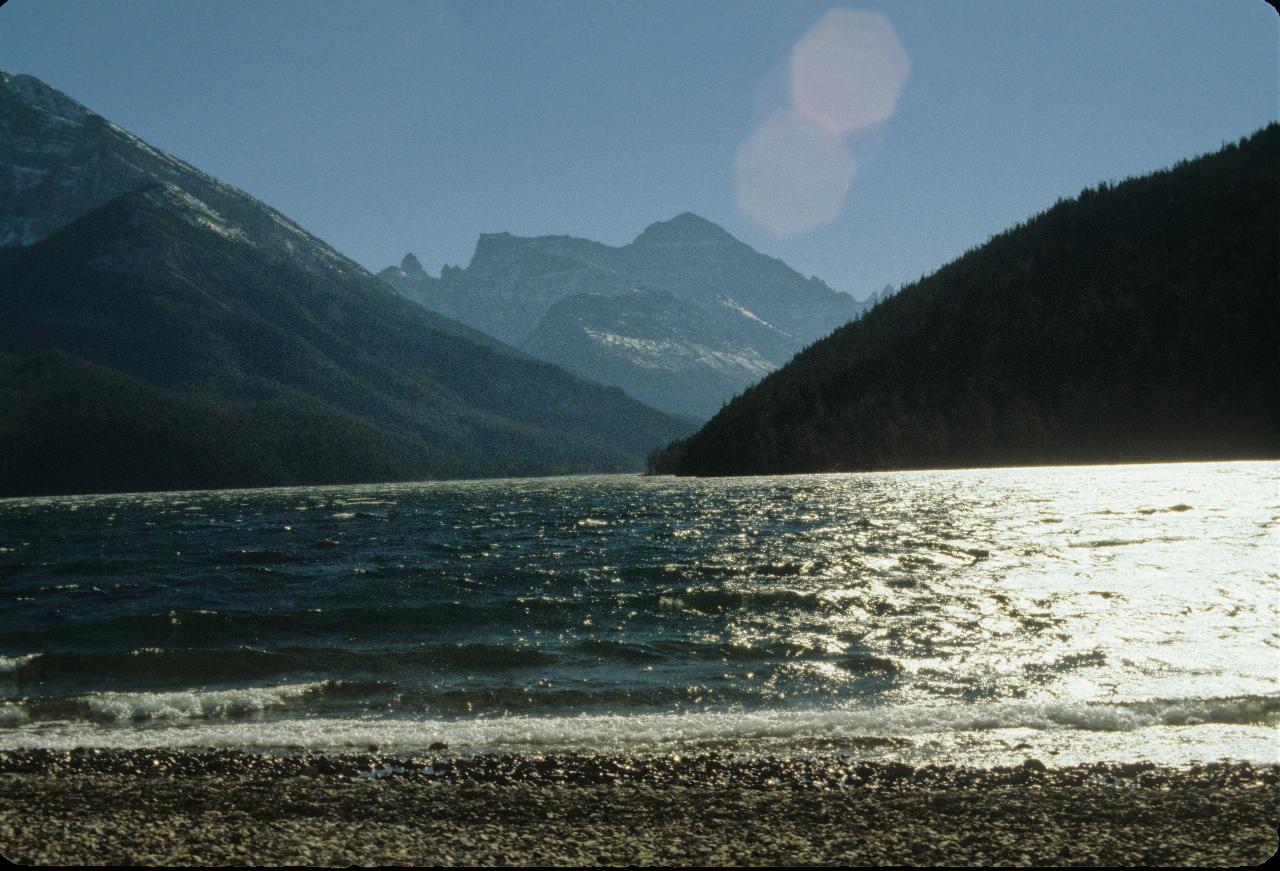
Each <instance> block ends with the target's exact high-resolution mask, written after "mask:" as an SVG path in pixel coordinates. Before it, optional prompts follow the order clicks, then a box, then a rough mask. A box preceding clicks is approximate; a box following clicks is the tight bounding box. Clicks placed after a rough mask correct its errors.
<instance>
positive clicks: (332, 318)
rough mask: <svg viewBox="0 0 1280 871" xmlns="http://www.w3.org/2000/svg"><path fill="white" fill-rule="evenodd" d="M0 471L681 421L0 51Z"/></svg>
mask: <svg viewBox="0 0 1280 871" xmlns="http://www.w3.org/2000/svg"><path fill="white" fill-rule="evenodd" d="M0 242H2V243H3V245H2V246H0V312H2V313H3V316H2V317H0V396H3V398H4V401H3V402H2V403H0V494H13V493H40V492H87V491H100V490H122V489H170V488H179V487H220V486H250V485H267V484H291V483H324V482H348V481H368V480H405V479H415V478H433V477H446V476H448V477H458V476H492V475H526V474H545V473H557V472H574V471H616V470H627V469H635V468H639V467H640V466H641V465H642V462H643V456H644V453H645V452H646V451H647V450H648V449H649V448H650V447H652V445H653V444H654V443H655V441H658V440H662V439H667V438H672V437H675V436H678V435H681V434H684V433H687V432H689V431H690V430H691V428H692V425H691V422H690V421H688V420H687V419H681V418H677V417H674V416H672V415H668V414H664V413H661V412H659V411H655V410H654V409H651V408H649V407H647V406H645V405H642V404H641V403H639V402H637V401H635V400H633V399H632V398H630V397H628V396H626V395H625V394H624V393H622V391H620V390H618V389H616V388H608V387H602V386H599V385H597V384H593V383H589V382H587V381H585V380H583V379H581V378H578V377H576V376H574V375H571V374H569V373H567V372H565V371H563V370H562V369H560V368H557V367H555V366H552V365H549V364H547V363H545V362H541V361H537V360H534V359H532V358H531V357H529V356H527V355H525V354H524V353H522V352H520V351H518V350H516V349H514V348H511V347H508V346H506V345H504V344H502V343H501V342H499V341H497V340H495V339H493V338H490V337H489V336H486V335H484V334H482V333H480V332H477V331H476V330H473V329H471V328H469V327H467V326H464V325H463V324H461V323H458V322H456V321H453V320H450V319H448V318H445V317H441V316H440V315H437V314H432V313H431V312H428V311H425V310H424V309H423V308H422V307H420V306H418V305H414V304H412V303H410V302H408V301H406V300H404V299H403V298H402V297H401V296H399V295H398V294H396V293H395V292H393V291H392V290H391V289H390V288H388V287H387V286H386V284H384V283H383V282H381V281H379V280H378V279H376V278H375V277H374V276H372V275H371V274H369V273H368V272H367V271H366V270H364V269H363V268H362V267H360V266H359V265H358V264H356V263H354V262H352V261H351V260H349V259H347V258H345V257H343V256H342V255H340V254H338V253H337V252H336V251H334V250H333V249H332V248H330V247H329V246H328V245H326V244H325V243H323V242H321V241H320V240H319V239H317V238H315V237H314V236H312V235H311V234H309V233H307V232H306V231H305V230H303V229H301V228H300V227H298V226H297V225H296V224H294V223H293V222H291V221H289V220H288V219H287V218H285V217H284V216H282V215H281V214H279V213H278V212H276V211H275V210H273V209H271V208H269V207H267V206H265V205H263V204H262V203H260V202H258V201H256V200H254V199H253V198H252V197H250V196H248V195H247V194H245V193H243V192H242V191H239V190H237V189H235V188H233V187H230V186H229V185H226V184H224V183H222V182H219V181H217V180H216V179H213V178H211V177H209V176H208V175H205V174H204V173H202V172H200V171H199V170H197V169H195V168H194V167H191V166H189V165H188V164H185V163H183V162H182V161H179V160H177V159H175V158H173V157H170V156H169V155H166V154H164V153H162V152H160V151H158V150H156V149H155V148H152V147H151V146H149V145H147V144H146V143H144V142H142V141H141V140H139V139H137V138H136V137H134V136H132V135H130V134H129V133H126V132H125V131H123V130H121V129H120V128H119V127H117V126H115V125H114V124H111V123H110V122H109V121H107V120H105V119H103V118H101V117H99V116H98V115H95V114H94V113H92V112H90V111H89V110H88V109H86V108H85V107H83V106H81V105H80V104H78V103H76V102H75V101H74V100H71V99H70V98H69V97H67V96H66V95H64V94H62V93H60V92H59V91H57V90H55V89H53V88H51V87H49V86H48V85H46V84H44V83H43V82H40V81H39V80H37V79H34V78H32V77H30V76H20V75H11V74H9V73H3V72H0Z"/></svg>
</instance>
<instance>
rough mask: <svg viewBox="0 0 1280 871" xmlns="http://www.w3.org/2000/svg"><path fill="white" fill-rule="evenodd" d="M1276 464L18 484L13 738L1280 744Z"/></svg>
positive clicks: (7, 624) (0, 641)
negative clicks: (193, 489) (130, 489)
mask: <svg viewBox="0 0 1280 871" xmlns="http://www.w3.org/2000/svg"><path fill="white" fill-rule="evenodd" d="M1276 484H1277V465H1276V464H1274V463H1223V464H1195V465H1164V466H1123V467H1079V468H1071V469H1019V470H982V471H961V472H937V473H887V474H875V475H816V476H797V477H787V478H762V479H729V480H719V481H697V480H692V481H691V480H675V479H665V478H637V477H630V476H609V477H574V478H557V479H539V480H506V481H485V482H446V483H427V484H401V485H361V486H349V487H316V488H294V489H276V490H252V491H220V492H202V493H174V494H136V495H120V496H86V497H58V498H41V499H20V500H5V501H0V699H3V700H2V701H0V747H13V748H16V747H62V746H76V745H77V744H79V745H85V744H96V745H104V746H122V747H123V746H150V745H167V746H210V745H212V746H230V747H259V746H261V747H280V746H284V747H288V746H307V747H318V748H342V747H352V746H363V745H364V744H367V743H377V744H379V745H381V746H391V747H403V748H406V749H412V748H414V747H425V746H427V745H429V744H431V743H435V742H437V741H445V742H447V743H449V744H450V745H451V746H455V747H458V748H463V749H466V748H471V749H474V750H477V751H482V750H492V749H513V748H514V749H529V748H531V747H532V748H549V749H576V748H586V749H592V748H609V749H626V748H632V749H634V748H642V747H662V748H666V747H671V746H725V747H731V748H736V749H739V750H742V751H744V752H749V751H751V750H755V749H760V750H769V751H770V752H778V751H780V750H784V751H785V750H804V749H806V748H822V749H829V748H831V747H852V748H871V749H874V750H876V752H884V753H890V754H899V755H908V756H912V755H914V756H919V757H935V756H948V757H951V756H959V757H962V758H965V759H967V760H969V761H973V760H975V759H977V760H981V759H985V758H988V757H990V758H991V759H992V760H995V759H997V758H999V757H1000V756H1001V754H1002V753H1006V752H1008V753H1012V752H1014V748H1015V747H1018V746H1019V745H1022V746H1024V747H1025V746H1026V745H1028V744H1035V742H1042V743H1044V744H1045V746H1046V748H1048V746H1049V745H1052V748H1051V749H1054V750H1055V751H1056V752H1057V753H1059V754H1064V753H1065V754H1067V756H1068V757H1070V758H1072V759H1078V758H1093V757H1099V758H1103V757H1108V756H1126V757H1127V756H1132V755H1135V752H1136V751H1135V750H1134V744H1135V742H1136V741H1138V739H1139V738H1141V746H1142V747H1143V748H1147V749H1143V750H1141V752H1139V753H1138V754H1137V755H1142V756H1144V758H1145V756H1151V757H1152V758H1157V759H1159V760H1161V761H1173V762H1179V761H1186V760H1189V759H1198V758H1202V757H1203V758H1217V757H1218V756H1232V757H1242V758H1251V759H1254V760H1255V761H1256V760H1262V761H1274V760H1275V758H1276V755H1277V754H1276V748H1277V743H1276V739H1277V734H1278V731H1277V723H1278V722H1280V691H1278V689H1280V687H1278V684H1280V680H1278V677H1280V675H1278V671H1280V669H1278V668H1277V665H1278V664H1280V659H1278V651H1280V638H1278V636H1277V633H1276V631H1275V629H1276V626H1277V625H1278V624H1277V622H1276V619H1275V618H1276V616H1277V595H1276V591H1277V575H1276V566H1277V559H1276V557H1277V555H1278V554H1280V548H1278V547H1277V515H1278V514H1280V505H1278V503H1280V496H1278V495H1277V486H1276ZM1219 751H1221V752H1219Z"/></svg>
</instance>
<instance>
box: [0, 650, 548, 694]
mask: <svg viewBox="0 0 1280 871" xmlns="http://www.w3.org/2000/svg"><path fill="white" fill-rule="evenodd" d="M555 661H556V660H555V658H554V657H553V656H551V655H549V654H546V653H543V652H542V651H539V650H536V649H534V648H529V647H513V646H510V645H489V644H454V645H429V646H423V647H420V648H416V649H410V650H391V651H381V650H367V651H366V650H348V649H344V648H324V647H321V648H314V647H305V648H304V647H287V648H282V649H279V650H257V649H253V648H248V647H241V648H237V649H233V650H223V649H198V648H167V649H166V648H155V647H147V648H140V649H137V650H130V651H127V652H119V651H105V652H98V651H91V652H84V651H72V652H62V653H44V654H34V653H33V654H27V655H26V656H15V657H0V675H2V676H3V677H2V678H0V679H2V680H4V681H5V682H6V683H17V684H19V685H22V684H41V685H45V684H54V685H56V684H58V683H65V684H73V685H74V684H76V683H93V682H106V681H109V682H110V683H112V684H116V685H117V686H119V685H129V684H133V683H136V684H138V685H140V686H154V685H155V684H157V683H164V682H166V681H169V682H172V681H179V682H188V683H191V682H197V681H198V682H201V683H211V682H217V681H244V680H252V679H260V678H266V677H270V676H275V675H298V674H304V675H305V674H315V675H335V674H336V675H351V674H372V675H377V674H395V673H397V672H403V671H413V672H422V671H428V672H450V671H466V672H476V671H485V672H491V671H502V670H505V669H518V668H529V667H534V666H546V665H550V664H552V663H554V662H555Z"/></svg>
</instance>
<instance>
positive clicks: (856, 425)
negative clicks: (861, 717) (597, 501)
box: [651, 124, 1280, 475]
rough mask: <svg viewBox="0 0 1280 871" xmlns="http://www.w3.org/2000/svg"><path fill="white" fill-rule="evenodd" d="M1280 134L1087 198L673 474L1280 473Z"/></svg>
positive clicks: (721, 422) (904, 312)
mask: <svg viewBox="0 0 1280 871" xmlns="http://www.w3.org/2000/svg"><path fill="white" fill-rule="evenodd" d="M1277 336H1280V126H1277V125H1275V124H1272V125H1270V126H1268V127H1266V128H1265V129H1263V130H1260V131H1258V132H1257V133H1255V134H1254V135H1252V136H1250V137H1248V138H1246V139H1244V140H1241V141H1240V142H1239V143H1237V144H1233V145H1230V146H1227V147H1225V148H1224V149H1223V150H1222V151H1220V152H1218V153H1215V154H1212V155H1208V156H1204V157H1200V158H1197V159H1194V160H1191V161H1184V162H1181V163H1179V164H1178V165H1177V166H1176V167H1174V168H1172V169H1167V170H1163V171H1160V172H1157V173H1154V174H1152V175H1149V176H1144V177H1141V178H1135V179H1130V180H1127V181H1125V182H1123V183H1120V184H1117V185H1114V186H1111V185H1105V184H1104V185H1100V186H1099V187H1098V188H1096V189H1090V190H1086V191H1084V192H1083V193H1081V194H1080V196H1079V197H1077V198H1076V199H1074V200H1071V201H1065V202H1059V203H1058V204H1057V205H1055V206H1054V207H1052V208H1051V209H1049V210H1048V211H1046V212H1044V213H1043V214H1041V215H1038V216H1036V217H1035V218H1033V219H1031V220H1030V221H1028V222H1026V223H1025V224H1022V225H1019V226H1018V227H1015V228H1013V229H1011V230H1009V231H1007V232H1004V233H1002V234H1000V235H999V236H997V237H995V238H993V239H991V240H990V241H989V242H987V243H986V244H984V245H982V246H981V247H978V248H976V249H974V250H972V251H970V252H968V253H967V254H965V255H964V256H962V257H960V258H959V259H957V260H955V261H954V262H952V263H950V264H949V265H947V266H945V267H943V268H942V269H940V270H938V272H936V273H935V274H933V275H931V276H929V277H928V278H925V279H923V280H921V281H919V282H917V283H916V284H914V285H911V286H908V287H905V288H903V289H902V290H901V291H900V292H899V293H898V294H897V295H895V296H893V297H891V298H889V299H887V300H885V301H883V302H881V303H880V304H879V305H877V306H876V307H875V308H874V309H872V310H871V311H870V312H869V313H868V314H867V315H865V316H864V317H863V318H861V319H860V320H858V321H855V322H852V323H850V324H848V325H847V326H845V327H843V328H841V329H839V330H837V331H836V332H835V333H833V334H832V335H831V336H830V337H829V338H827V339H825V340H823V341H820V342H817V343H815V344H814V345H812V346H811V347H809V348H808V349H806V350H805V351H804V352H802V353H801V354H799V355H798V356H797V357H796V358H795V359H794V360H792V361H791V362H790V363H789V364H788V365H787V366H785V367H784V368H782V369H780V370H779V371H777V372H775V373H773V374H772V375H770V376H769V377H767V378H765V379H764V380H763V381H762V382H761V383H760V384H758V385H756V386H755V387H753V388H751V389H749V390H747V391H746V392H745V393H743V394H742V395H741V396H739V397H737V398H736V399H734V400H733V401H732V402H731V403H729V405H728V406H727V407H726V408H725V409H723V410H722V411H721V412H720V413H719V414H717V415H716V416H715V417H714V418H713V419H712V420H711V421H710V422H708V423H707V424H706V426H704V427H703V428H702V429H701V430H700V431H699V432H698V433H696V434H695V435H694V436H693V437H691V438H690V439H688V440H686V441H684V442H681V443H678V444H674V445H670V446H668V448H667V449H664V450H660V451H657V452H655V454H654V455H653V456H652V458H651V468H653V469H654V470H656V471H660V472H665V471H670V472H677V473H680V474H698V475H738V474H770V473H784V472H809V471H825V470H859V469H889V468H930V467H963V466H984V465H1020V464H1038V463H1094V462H1119V461H1138V460H1181V459H1208V458H1227V457H1263V456H1276V455H1278V454H1280V340H1278V339H1277Z"/></svg>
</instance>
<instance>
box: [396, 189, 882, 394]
mask: <svg viewBox="0 0 1280 871" xmlns="http://www.w3.org/2000/svg"><path fill="white" fill-rule="evenodd" d="M379 277H381V278H382V279H383V280H385V281H387V282H388V283H390V284H391V285H392V286H393V287H395V288H396V289H397V290H399V291H400V292H401V293H402V294H404V295H405V296H406V297H408V298H409V299H412V300H414V301H416V302H418V303H421V304H422V305H424V306H426V307H427V308H429V309H432V310H433V311H438V312H441V313H442V314H446V315H448V316H449V317H453V318H457V319H458V320H460V321H463V322H464V323H467V324H470V325H471V326H474V327H475V328H477V329H479V330H482V331H484V332H486V333H488V334H490V335H492V336H496V337H497V338H499V339H502V340H503V341H505V342H509V343H511V344H514V345H518V346H520V347H522V348H524V349H526V350H527V351H529V352H530V353H532V354H535V355H536V356H538V357H541V358H542V359H545V360H549V361H551V362H555V363H557V364H559V365H563V366H565V367H566V368H569V369H570V370H572V371H574V372H577V373H579V374H581V375H583V376H585V377H589V378H592V379H595V380H600V381H603V382H605V383H608V384H614V385H617V386H620V387H622V388H623V389H624V390H627V391H628V392H629V393H632V395H634V396H637V397H642V396H643V397H648V400H646V401H654V398H655V397H660V399H659V400H658V401H659V407H661V408H664V409H666V410H669V411H673V412H678V413H685V414H692V415H695V416H699V417H705V416H706V415H707V414H709V413H710V412H712V411H714V410H715V409H717V408H719V407H720V406H721V404H722V403H723V402H725V401H726V400H728V399H729V398H730V397H732V396H733V395H734V394H736V393H738V392H739V391H741V390H742V389H743V388H745V387H747V386H748V385H750V384H752V383H754V382H755V381H757V380H758V379H759V378H760V376H761V375H763V374H765V373H766V372H768V371H770V370H772V369H773V368H775V367H776V366H777V365H778V364H780V363H782V362H784V361H785V360H787V359H789V358H790V357H791V355H792V354H794V353H795V352H796V351H798V350H799V349H800V348H802V347H804V346H805V345H806V344H808V343H809V342H812V341H813V340H815V339H817V338H820V337H821V336H824V335H826V334H827V333H829V332H830V331H831V330H832V329H834V328H835V327H837V326H839V325H840V324H843V323H845V322H846V321H848V320H850V319H851V318H853V317H856V316H857V315H858V314H859V313H860V312H861V311H862V309H863V306H862V304H860V303H859V302H857V301H856V300H854V299H853V298H852V297H851V296H849V295H848V294H845V293H838V292H836V291H834V290H832V289H831V288H830V287H828V286H827V285H825V284H823V283H822V282H821V281H818V280H817V279H814V278H810V279H806V278H804V277H802V276H801V275H800V274H799V273H797V272H795V270H793V269H791V268H790V267H789V266H787V265H786V264H785V263H783V262H782V261H780V260H776V259H774V258H772V257H766V256H765V255H763V254H760V253H758V252H757V251H755V250H753V249H752V248H750V247H749V246H747V245H745V244H743V243H742V242H739V241H738V240H737V239H735V238H734V237H733V236H731V235H729V233H727V232H726V231H725V230H723V229H722V228H720V227H718V226H716V225H715V224H713V223H711V222H710V221H707V220H705V219H703V218H700V217H698V216H697V215H692V214H688V213H685V214H682V215H679V216H677V217H675V218H673V219H671V220H670V221H665V222H662V223H658V224H653V225H652V226H650V227H649V228H648V229H646V230H645V231H644V232H643V233H641V234H640V235H639V236H638V237H637V238H636V239H635V241H634V242H632V243H631V244H629V245H625V246H622V247H620V248H617V247H613V246H609V245H604V244H601V243H599V242H591V241H589V240H586V239H574V238H572V237H569V236H540V237H536V238H521V237H517V236H511V235H509V234H507V233H494V234H485V235H483V236H481V237H480V240H479V242H478V243H477V244H476V251H475V255H474V256H473V257H472V260H471V264H470V265H469V266H468V267H467V268H466V269H457V268H453V267H448V266H446V267H445V268H444V270H443V271H442V273H441V276H440V278H434V277H432V276H430V275H428V274H427V273H426V272H425V271H424V270H423V269H422V267H421V265H420V264H419V263H418V261H417V259H416V258H414V257H413V255H409V256H408V257H406V258H405V259H404V261H402V262H401V264H400V266H399V267H390V268H388V269H385V270H383V271H382V272H380V273H379ZM637 291H639V293H640V295H639V296H637V293H636V292H637ZM640 300H644V302H643V306H642V307H643V309H644V314H641V313H640V311H639V310H638V309H637V305H639V304H640ZM552 337H554V341H552ZM761 363H764V364H765V365H764V366H763V367H762V366H761V365H760V364H761ZM662 373H668V374H666V375H664V374H662Z"/></svg>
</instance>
